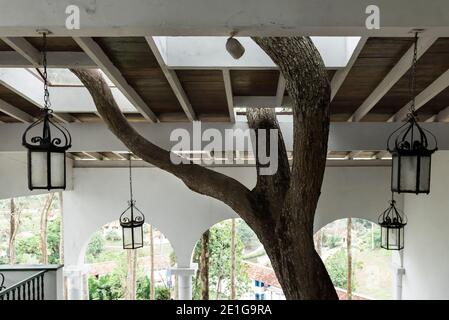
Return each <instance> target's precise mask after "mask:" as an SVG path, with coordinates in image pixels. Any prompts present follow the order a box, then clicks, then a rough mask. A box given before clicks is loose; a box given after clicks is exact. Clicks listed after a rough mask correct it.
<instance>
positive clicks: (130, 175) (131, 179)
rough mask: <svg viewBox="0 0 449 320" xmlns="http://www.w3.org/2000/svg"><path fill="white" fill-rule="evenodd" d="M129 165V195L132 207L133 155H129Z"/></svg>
mask: <svg viewBox="0 0 449 320" xmlns="http://www.w3.org/2000/svg"><path fill="white" fill-rule="evenodd" d="M128 164H129V195H130V199H131V203H130V204H131V205H132V204H133V201H134V197H133V176H132V171H131V166H132V165H131V153H129V154H128Z"/></svg>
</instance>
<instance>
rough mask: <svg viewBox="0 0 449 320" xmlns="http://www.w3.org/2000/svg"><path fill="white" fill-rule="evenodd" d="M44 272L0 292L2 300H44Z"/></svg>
mask: <svg viewBox="0 0 449 320" xmlns="http://www.w3.org/2000/svg"><path fill="white" fill-rule="evenodd" d="M46 272H47V270H42V271H40V272H38V273H36V274H34V275H32V276H30V277H28V278H26V279H24V280H22V281H20V282H19V283H17V284H15V285H14V286H12V287H9V288H6V289H3V290H1V291H0V300H44V274H45V273H46Z"/></svg>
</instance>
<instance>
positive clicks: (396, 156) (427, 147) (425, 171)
mask: <svg viewBox="0 0 449 320" xmlns="http://www.w3.org/2000/svg"><path fill="white" fill-rule="evenodd" d="M417 44H418V36H417V34H416V36H415V51H414V58H413V65H412V72H411V83H410V88H411V91H412V92H411V96H412V99H411V105H410V111H409V113H408V115H407V122H406V123H405V124H404V125H402V126H401V127H400V128H398V129H397V130H395V131H394V132H393V133H392V134H391V135H390V137H389V138H388V142H387V149H388V151H389V152H390V153H391V155H392V158H393V162H392V163H393V165H392V170H391V191H392V192H397V193H415V194H419V193H426V194H428V193H429V192H430V168H431V157H432V154H433V153H434V152H435V151H436V150H437V149H438V146H437V140H436V138H435V136H434V135H433V134H432V133H431V132H430V131H428V130H426V129H424V128H422V127H421V126H420V125H419V124H418V120H417V117H416V111H415V97H416V95H415V74H416V72H415V69H416V60H417Z"/></svg>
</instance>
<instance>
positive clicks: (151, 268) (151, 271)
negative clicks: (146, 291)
mask: <svg viewBox="0 0 449 320" xmlns="http://www.w3.org/2000/svg"><path fill="white" fill-rule="evenodd" d="M149 237H150V300H154V241H153V226H152V225H150V232H149Z"/></svg>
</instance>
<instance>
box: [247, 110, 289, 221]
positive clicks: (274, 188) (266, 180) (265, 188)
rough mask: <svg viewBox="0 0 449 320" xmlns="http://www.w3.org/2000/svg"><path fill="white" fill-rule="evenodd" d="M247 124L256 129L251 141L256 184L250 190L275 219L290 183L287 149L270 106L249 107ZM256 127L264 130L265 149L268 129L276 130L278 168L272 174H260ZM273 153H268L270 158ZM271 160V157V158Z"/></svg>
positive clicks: (268, 146) (260, 166) (268, 147)
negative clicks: (253, 151) (253, 138)
mask: <svg viewBox="0 0 449 320" xmlns="http://www.w3.org/2000/svg"><path fill="white" fill-rule="evenodd" d="M247 118H248V126H249V127H250V128H251V129H256V130H255V131H256V132H255V133H256V141H253V146H254V147H255V148H254V149H255V152H256V154H255V158H256V169H257V184H256V187H255V188H254V189H253V190H252V193H253V194H254V197H256V198H257V199H258V203H259V204H260V205H261V207H263V208H265V210H266V209H268V210H269V211H270V212H271V214H272V216H273V218H274V219H275V220H276V217H277V215H278V214H279V213H280V210H279V208H281V207H282V206H283V203H284V198H285V195H286V194H287V191H288V187H289V184H290V165H289V163H288V156H287V150H286V148H285V143H284V137H283V135H282V132H281V129H280V127H279V123H278V121H277V118H276V112H275V110H274V109H270V108H250V109H248V110H247ZM258 129H262V130H266V131H267V134H266V146H265V148H266V149H265V150H267V151H269V150H271V149H270V138H269V134H270V132H269V130H270V129H276V130H277V132H278V146H277V155H278V158H277V159H276V160H277V161H278V168H277V171H276V173H274V174H273V175H261V174H260V170H261V168H262V167H263V166H264V165H261V163H260V161H259V157H258V148H259V131H258ZM272 157H273V155H271V154H270V158H272ZM272 160H273V159H272Z"/></svg>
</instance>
